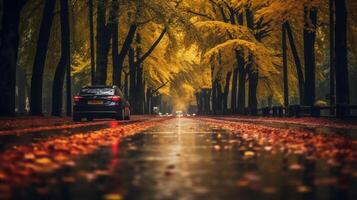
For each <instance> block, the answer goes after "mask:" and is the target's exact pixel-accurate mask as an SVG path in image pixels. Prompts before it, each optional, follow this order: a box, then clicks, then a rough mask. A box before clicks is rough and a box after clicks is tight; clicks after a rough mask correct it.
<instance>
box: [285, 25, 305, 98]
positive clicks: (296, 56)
mask: <svg viewBox="0 0 357 200" xmlns="http://www.w3.org/2000/svg"><path fill="white" fill-rule="evenodd" d="M284 25H285V30H286V33H287V35H288V38H289V43H290V48H291V52H292V54H293V57H294V61H295V68H296V74H297V78H298V87H299V88H298V89H299V97H300V104H301V105H303V104H304V87H305V85H304V84H305V81H304V72H303V70H302V65H301V60H300V57H299V54H298V51H297V47H296V45H295V40H294V36H293V33H292V30H291V27H290V23H289V22H288V21H286V22H285V23H284Z"/></svg>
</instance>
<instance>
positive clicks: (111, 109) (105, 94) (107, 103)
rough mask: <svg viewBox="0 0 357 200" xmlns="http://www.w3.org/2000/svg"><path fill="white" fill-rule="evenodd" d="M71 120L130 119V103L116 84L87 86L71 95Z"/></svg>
mask: <svg viewBox="0 0 357 200" xmlns="http://www.w3.org/2000/svg"><path fill="white" fill-rule="evenodd" d="M73 100H74V104H73V121H80V120H81V119H82V118H86V119H87V120H89V121H91V120H93V119H94V118H114V119H117V120H129V119H130V104H129V103H128V101H127V100H126V99H125V97H124V95H123V93H122V92H121V90H120V89H119V88H118V87H117V86H89V87H84V88H82V89H81V90H80V92H79V94H78V95H76V96H74V97H73Z"/></svg>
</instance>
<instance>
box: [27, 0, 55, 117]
mask: <svg viewBox="0 0 357 200" xmlns="http://www.w3.org/2000/svg"><path fill="white" fill-rule="evenodd" d="M55 4H56V0H47V1H46V2H45V7H44V10H43V16H42V22H41V27H40V33H39V36H38V41H37V49H36V54H35V59H34V64H33V69H32V78H31V101H30V114H31V115H42V83H43V71H44V69H45V61H46V54H47V49H48V41H49V39H50V34H51V27H52V22H53V17H54V8H55Z"/></svg>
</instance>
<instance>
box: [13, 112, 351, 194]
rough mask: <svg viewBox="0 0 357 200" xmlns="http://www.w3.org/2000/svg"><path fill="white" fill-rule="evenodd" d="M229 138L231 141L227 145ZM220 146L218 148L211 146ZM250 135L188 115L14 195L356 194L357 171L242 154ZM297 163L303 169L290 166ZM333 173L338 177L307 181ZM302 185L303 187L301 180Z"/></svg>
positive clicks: (267, 154) (318, 162) (275, 156)
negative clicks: (333, 180)
mask: <svg viewBox="0 0 357 200" xmlns="http://www.w3.org/2000/svg"><path fill="white" fill-rule="evenodd" d="M230 141H238V142H235V143H234V144H231V143H230ZM218 145H219V146H221V147H225V146H229V148H227V149H218V148H216V147H217V146H218ZM257 145H258V144H256V143H255V142H254V141H244V139H243V138H242V137H241V136H240V135H239V134H232V133H229V132H226V131H224V130H221V129H219V128H211V127H208V126H207V125H206V124H205V123H202V122H199V121H198V120H194V119H188V118H175V119H171V120H168V121H165V122H164V123H162V124H161V125H160V126H156V127H154V128H151V129H148V130H146V131H144V132H141V133H138V134H135V135H134V136H130V137H127V138H122V139H121V140H118V141H117V143H114V144H113V145H112V146H111V147H103V148H101V149H98V150H97V151H96V152H94V153H92V154H90V155H88V156H84V157H82V158H80V159H79V160H78V161H77V162H76V163H77V164H76V165H75V166H74V167H66V168H62V169H61V170H59V171H57V172H56V173H53V174H51V175H46V176H43V177H41V180H42V181H40V182H38V183H37V184H34V185H32V186H31V187H27V188H17V189H16V191H17V192H16V193H15V196H13V198H14V199H85V200H91V199H93V200H94V199H95V200H97V199H98V200H99V199H108V200H109V199H112V200H117V199H140V200H151V199H158V200H159V199H162V200H166V199H167V200H169V199H187V200H190V199H212V200H215V199H243V200H244V199H282V200H283V199H284V200H285V199H292V200H294V199H329V200H332V199H351V200H352V199H356V198H357V191H356V190H357V180H356V177H354V178H353V177H350V176H344V175H343V174H342V173H341V171H340V169H339V168H334V167H330V166H328V165H326V163H325V162H324V161H321V160H314V161H311V160H307V159H305V158H304V157H302V156H297V155H285V154H283V153H276V154H271V152H266V151H263V150H258V151H259V152H256V154H258V153H259V155H260V156H252V157H250V158H248V159H247V158H246V157H245V156H244V155H243V153H242V148H244V149H249V150H252V151H255V147H256V146H257ZM293 162H298V163H300V164H301V165H302V166H303V170H299V171H290V170H289V169H288V167H289V165H290V164H291V163H293ZM331 177H338V182H339V184H325V185H324V184H322V185H316V184H314V182H315V180H316V179H318V178H319V179H321V178H324V180H329V178H331ZM301 185H303V186H301Z"/></svg>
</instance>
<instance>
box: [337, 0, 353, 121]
mask: <svg viewBox="0 0 357 200" xmlns="http://www.w3.org/2000/svg"><path fill="white" fill-rule="evenodd" d="M335 9H336V26H335V33H336V35H335V36H336V38H335V52H336V105H337V106H338V109H337V113H336V114H337V116H338V117H344V116H345V115H347V114H348V112H347V111H346V110H345V109H343V108H342V109H341V107H340V106H345V105H348V104H349V102H350V100H349V94H350V91H349V82H348V80H349V78H348V62H347V11H346V1H345V0H335Z"/></svg>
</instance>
